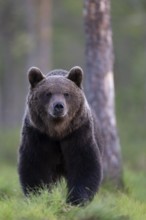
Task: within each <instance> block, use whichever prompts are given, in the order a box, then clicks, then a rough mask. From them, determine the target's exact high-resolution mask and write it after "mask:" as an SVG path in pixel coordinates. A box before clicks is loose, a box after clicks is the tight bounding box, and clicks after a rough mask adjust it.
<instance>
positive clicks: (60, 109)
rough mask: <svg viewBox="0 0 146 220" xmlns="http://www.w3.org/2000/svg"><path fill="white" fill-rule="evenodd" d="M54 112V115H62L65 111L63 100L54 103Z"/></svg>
mask: <svg viewBox="0 0 146 220" xmlns="http://www.w3.org/2000/svg"><path fill="white" fill-rule="evenodd" d="M53 113H54V115H56V116H58V115H62V113H64V104H63V103H62V102H57V103H54V105H53Z"/></svg>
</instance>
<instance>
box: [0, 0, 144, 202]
mask: <svg viewBox="0 0 146 220" xmlns="http://www.w3.org/2000/svg"><path fill="white" fill-rule="evenodd" d="M40 2H43V1H40ZM47 4H48V11H46V10H47V8H46V7H43V6H42V7H41V3H39V1H29V0H26V1H22V0H15V1H11V0H5V1H3V0H0V27H1V32H0V165H1V168H0V170H1V171H2V172H3V173H6V172H8V173H9V171H8V170H9V168H10V167H11V169H13V172H14V170H15V172H17V169H16V164H17V149H18V146H19V133H20V128H21V121H22V117H23V114H24V109H25V98H26V95H27V91H28V82H27V70H28V68H29V67H31V66H38V67H40V68H41V69H42V70H43V71H44V72H47V71H49V70H50V69H54V68H55V69H56V68H63V69H70V68H71V67H72V66H74V65H79V66H81V67H82V68H83V69H84V68H85V55H84V53H85V49H84V48H85V36H84V34H85V33H84V23H83V4H82V1H77V0H75V1H67V0H62V1H57V0H54V1H47ZM40 7H41V10H40ZM111 9H112V10H111V15H112V29H113V44H114V54H115V63H114V80H115V91H116V114H117V124H118V130H119V136H120V141H121V148H122V156H123V165H124V168H125V169H129V170H130V171H132V172H134V173H135V176H137V177H138V174H142V175H143V174H144V176H145V174H146V171H145V170H146V169H145V168H146V149H145V147H146V113H145V112H146V97H145V94H146V73H145V71H146V2H145V0H126V1H120V0H111ZM48 12H49V13H48ZM45 15H46V16H47V19H48V31H49V33H47V34H48V35H47V36H49V38H48V39H47V40H46V38H45V34H44V35H43V34H42V35H40V34H39V33H40V28H45V26H44V27H43V26H41V24H40V22H39V21H42V22H44V20H43V18H44V16H45ZM41 18H42V19H41ZM43 24H44V23H43ZM41 31H42V29H41ZM44 32H45V29H44ZM43 39H44V42H46V43H47V42H48V43H47V44H46V45H45V47H44V45H41V44H40V42H41V40H43ZM38 45H39V46H38ZM40 47H41V48H43V49H42V50H43V52H42V53H40V51H41V49H40ZM48 51H49V53H48ZM44 54H47V55H46V56H45V58H44V60H41V59H40V58H42V56H43V57H44ZM43 63H45V65H44V66H43ZM46 63H47V64H46ZM138 180H140V179H139V177H138V178H137V180H136V181H138ZM142 180H143V182H142V185H144V184H145V183H146V179H145V178H142ZM140 181H141V180H140ZM5 190H6V189H5V187H4V188H3V186H0V195H1V194H3V193H4V192H5ZM138 197H139V198H140V200H141V201H144V202H146V193H145V191H141V192H140V194H139V195H138Z"/></svg>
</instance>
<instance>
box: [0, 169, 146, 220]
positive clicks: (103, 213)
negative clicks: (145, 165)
mask: <svg viewBox="0 0 146 220" xmlns="http://www.w3.org/2000/svg"><path fill="white" fill-rule="evenodd" d="M125 171H126V172H125V187H126V190H125V191H123V192H122V191H111V190H108V189H104V188H101V190H100V192H99V193H98V194H97V195H96V197H95V199H94V200H93V201H92V202H91V203H90V204H88V205H87V206H86V207H72V206H70V205H68V204H66V203H65V198H66V186H65V182H64V181H61V183H58V184H57V185H56V186H54V187H53V188H52V190H51V192H49V193H48V191H47V189H44V190H42V191H41V192H40V193H41V194H40V195H37V196H34V195H31V196H30V197H29V198H25V197H24V196H23V195H22V192H21V190H20V186H19V183H18V176H17V173H16V167H12V166H1V167H0V173H1V176H0V219H2V220H7V219H9V220H20V219H23V220H50V219H51V220H57V219H60V220H68V219H70V220H74V219H77V220H91V219H92V220H94V219H102V220H129V219H131V220H143V219H146V196H145V188H144V184H145V183H146V177H145V176H144V175H143V174H140V175H139V174H138V173H137V174H135V173H133V172H131V171H127V169H125Z"/></svg>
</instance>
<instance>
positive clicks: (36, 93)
mask: <svg viewBox="0 0 146 220" xmlns="http://www.w3.org/2000/svg"><path fill="white" fill-rule="evenodd" d="M28 79H29V82H30V92H29V95H28V114H29V117H30V121H31V123H32V125H33V126H35V127H36V128H37V129H39V130H40V131H41V132H43V133H46V134H48V135H49V136H50V137H54V138H62V137H64V136H66V135H67V134H68V133H70V132H71V131H72V130H74V129H76V128H77V127H79V126H80V124H81V122H82V116H83V114H84V107H83V106H84V104H85V102H86V101H85V96H84V93H83V90H82V79H83V71H82V69H81V68H80V67H73V68H72V69H71V70H70V71H69V72H67V71H65V70H54V71H52V72H50V73H48V74H47V75H46V76H45V75H44V74H43V73H42V72H41V71H40V69H38V68H36V67H32V68H30V70H29V71H28Z"/></svg>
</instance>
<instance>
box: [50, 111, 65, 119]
mask: <svg viewBox="0 0 146 220" xmlns="http://www.w3.org/2000/svg"><path fill="white" fill-rule="evenodd" d="M49 115H50V117H51V118H52V119H53V120H56V121H57V120H58V121H59V120H63V119H64V118H65V116H66V113H53V114H52V113H50V112H49Z"/></svg>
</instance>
